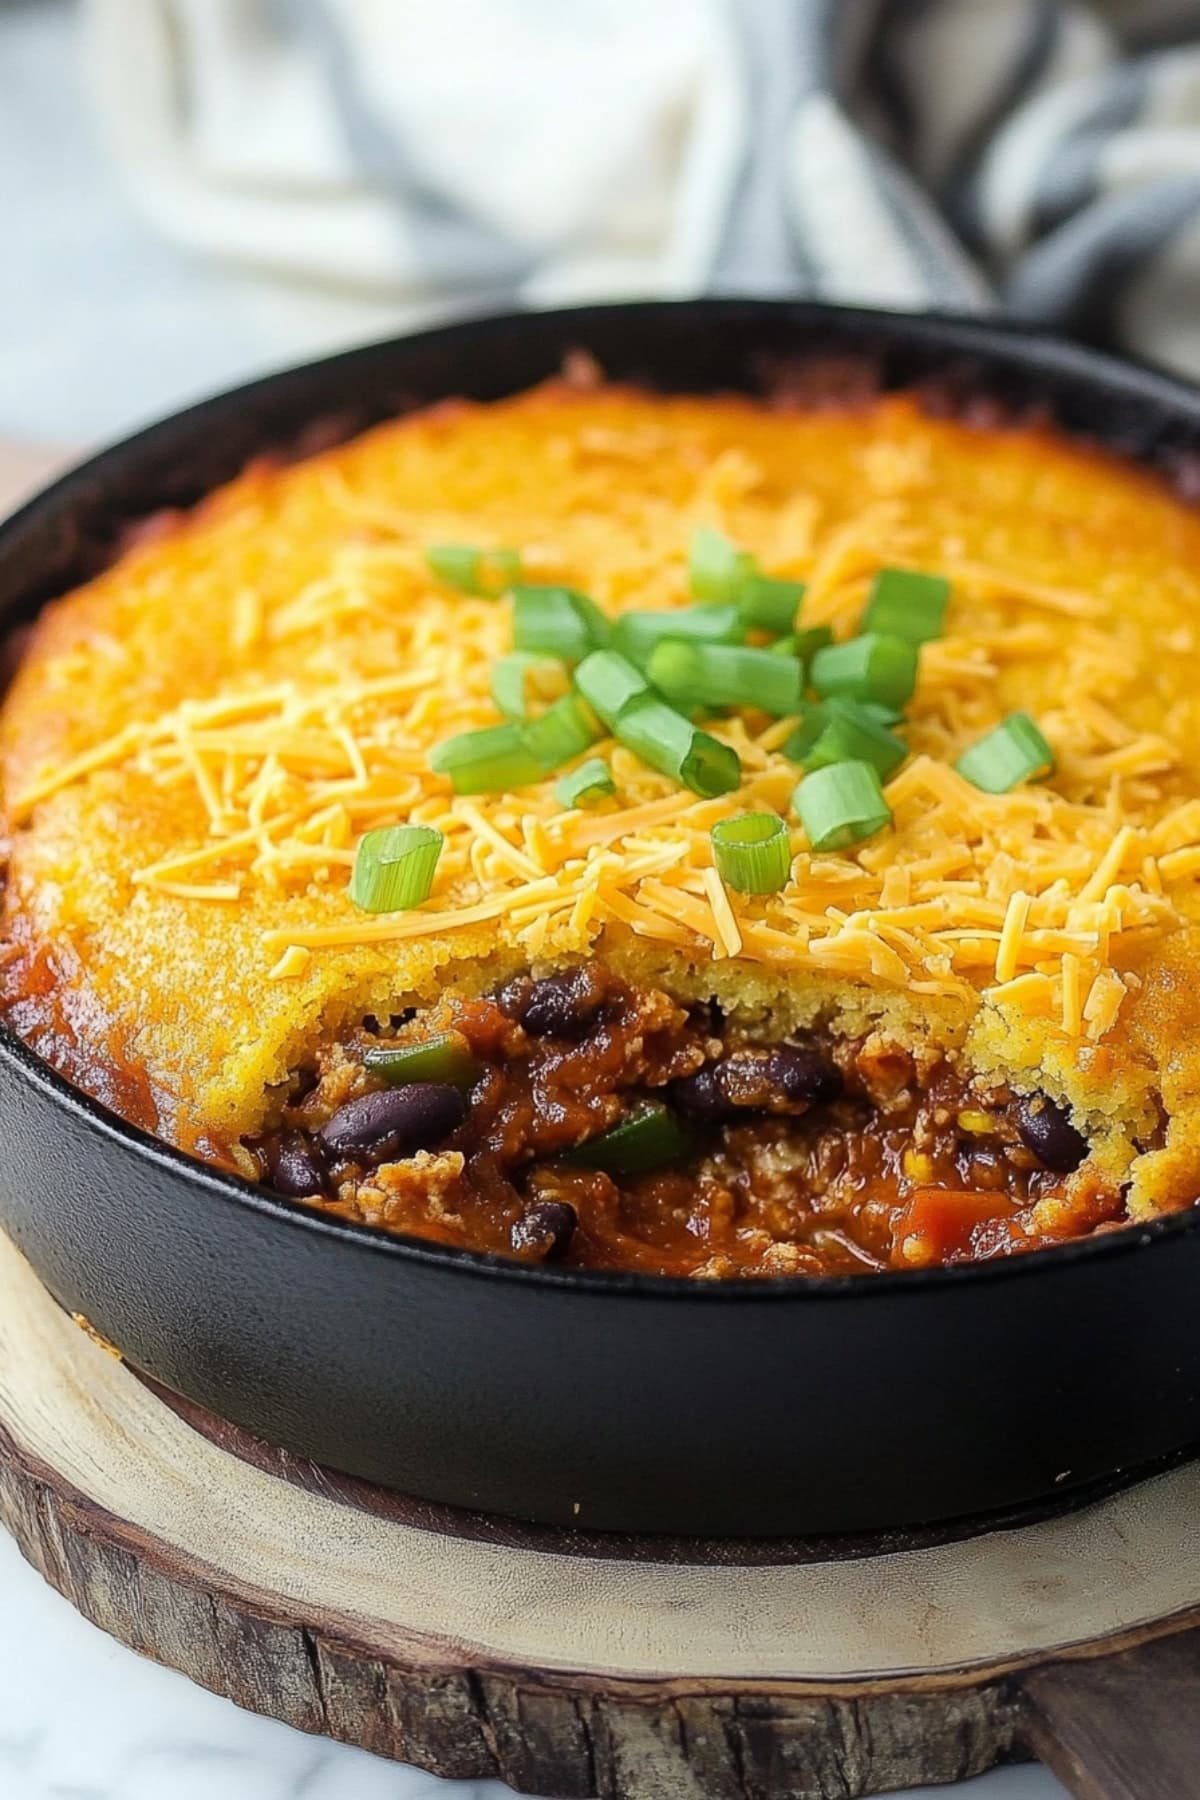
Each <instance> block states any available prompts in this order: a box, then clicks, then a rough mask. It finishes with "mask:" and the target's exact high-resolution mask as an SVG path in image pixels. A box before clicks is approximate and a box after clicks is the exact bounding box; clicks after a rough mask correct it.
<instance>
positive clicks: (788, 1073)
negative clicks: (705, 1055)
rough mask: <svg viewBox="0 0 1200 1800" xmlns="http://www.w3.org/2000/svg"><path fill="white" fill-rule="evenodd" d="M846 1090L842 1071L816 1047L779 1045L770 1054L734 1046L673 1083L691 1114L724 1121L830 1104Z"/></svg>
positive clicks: (684, 1109) (682, 1106) (674, 1092)
mask: <svg viewBox="0 0 1200 1800" xmlns="http://www.w3.org/2000/svg"><path fill="white" fill-rule="evenodd" d="M841 1091H842V1077H841V1073H840V1071H839V1070H838V1068H837V1067H836V1066H835V1064H833V1063H831V1062H830V1061H829V1060H828V1058H827V1057H824V1056H822V1055H821V1054H820V1053H819V1052H818V1051H816V1050H800V1049H798V1048H797V1047H796V1046H795V1045H793V1044H778V1045H776V1047H775V1049H773V1050H769V1051H767V1053H766V1055H762V1054H761V1053H759V1052H756V1051H751V1050H735V1051H733V1052H732V1054H731V1055H729V1056H726V1057H723V1058H722V1059H721V1061H720V1062H716V1063H709V1064H708V1066H707V1067H706V1068H703V1069H700V1070H699V1071H698V1072H697V1073H696V1074H695V1075H688V1076H685V1077H684V1079H683V1080H682V1081H676V1082H673V1083H672V1086H671V1098H672V1100H673V1101H674V1103H675V1105H676V1106H678V1108H679V1110H680V1111H681V1112H683V1113H686V1114H687V1115H688V1117H689V1118H693V1119H702V1120H704V1121H705V1122H706V1123H708V1124H711V1125H719V1124H722V1123H725V1122H727V1121H729V1120H730V1119H735V1118H737V1117H738V1115H739V1114H745V1113H747V1112H772V1111H775V1110H777V1109H779V1108H780V1107H791V1106H799V1105H809V1106H825V1105H828V1103H829V1102H830V1101H831V1100H836V1099H837V1098H838V1096H839V1094H840V1093H841Z"/></svg>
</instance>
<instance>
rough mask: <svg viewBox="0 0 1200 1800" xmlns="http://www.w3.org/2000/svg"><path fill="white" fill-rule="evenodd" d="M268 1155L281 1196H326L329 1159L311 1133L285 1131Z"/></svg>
mask: <svg viewBox="0 0 1200 1800" xmlns="http://www.w3.org/2000/svg"><path fill="white" fill-rule="evenodd" d="M268 1156H269V1161H270V1167H271V1185H272V1187H274V1188H277V1189H278V1190H279V1192H280V1193H281V1194H296V1195H300V1196H302V1195H305V1194H321V1193H324V1191H325V1158H324V1157H323V1156H322V1154H321V1146H320V1145H319V1144H318V1143H317V1142H316V1141H315V1139H313V1138H311V1137H309V1136H308V1134H307V1132H303V1131H285V1132H284V1133H283V1135H282V1137H281V1138H280V1139H279V1141H278V1143H276V1144H275V1145H274V1146H273V1148H272V1149H271V1151H270V1152H269V1153H268Z"/></svg>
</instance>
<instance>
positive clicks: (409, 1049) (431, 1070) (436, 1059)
mask: <svg viewBox="0 0 1200 1800" xmlns="http://www.w3.org/2000/svg"><path fill="white" fill-rule="evenodd" d="M363 1062H364V1063H365V1064H366V1066H367V1068H368V1069H370V1071H371V1073H372V1075H378V1076H380V1077H381V1078H382V1079H383V1080H384V1081H386V1082H387V1084H388V1086H389V1087H404V1086H406V1085H407V1084H408V1082H410V1081H445V1082H448V1083H449V1084H450V1086H451V1087H456V1088H472V1087H474V1086H475V1083H476V1082H477V1081H478V1080H479V1075H480V1067H479V1064H478V1063H477V1062H476V1060H475V1058H474V1057H473V1056H472V1055H471V1052H470V1051H469V1050H468V1048H467V1044H466V1039H465V1038H464V1037H463V1036H462V1034H461V1032H457V1031H438V1032H435V1033H434V1034H433V1036H432V1037H427V1038H426V1039H425V1040H424V1041H423V1042H422V1043H420V1044H372V1045H371V1047H370V1049H369V1050H367V1051H366V1053H365V1055H364V1056H363Z"/></svg>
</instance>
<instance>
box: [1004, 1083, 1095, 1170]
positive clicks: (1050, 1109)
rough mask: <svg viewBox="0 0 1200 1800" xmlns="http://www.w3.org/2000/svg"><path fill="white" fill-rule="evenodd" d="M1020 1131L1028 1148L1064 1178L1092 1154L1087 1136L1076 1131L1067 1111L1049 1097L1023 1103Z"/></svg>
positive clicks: (1038, 1096)
mask: <svg viewBox="0 0 1200 1800" xmlns="http://www.w3.org/2000/svg"><path fill="white" fill-rule="evenodd" d="M1017 1131H1018V1133H1019V1134H1020V1138H1021V1142H1022V1143H1023V1144H1024V1146H1025V1148H1026V1149H1027V1150H1032V1151H1033V1154H1034V1155H1035V1156H1036V1157H1037V1158H1038V1160H1039V1162H1042V1163H1044V1164H1045V1166H1046V1167H1047V1168H1048V1169H1054V1170H1055V1171H1056V1173H1058V1174H1060V1175H1069V1174H1070V1173H1071V1171H1072V1170H1073V1169H1077V1168H1078V1167H1079V1165H1080V1163H1081V1162H1082V1161H1083V1159H1084V1157H1085V1156H1086V1155H1087V1153H1088V1142H1087V1139H1086V1138H1085V1137H1084V1135H1083V1133H1082V1132H1081V1131H1076V1129H1075V1127H1074V1125H1072V1123H1071V1121H1070V1119H1069V1118H1068V1117H1067V1114H1066V1112H1065V1111H1064V1110H1063V1108H1062V1107H1061V1106H1059V1105H1058V1104H1057V1103H1056V1102H1055V1101H1053V1100H1051V1099H1050V1097H1049V1095H1048V1094H1031V1095H1030V1096H1029V1097H1028V1098H1027V1099H1024V1100H1022V1101H1021V1102H1020V1104H1019V1105H1018V1107H1017Z"/></svg>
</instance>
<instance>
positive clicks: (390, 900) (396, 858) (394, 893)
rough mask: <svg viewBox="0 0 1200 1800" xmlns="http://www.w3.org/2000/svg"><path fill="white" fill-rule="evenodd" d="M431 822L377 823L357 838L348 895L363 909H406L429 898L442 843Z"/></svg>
mask: <svg viewBox="0 0 1200 1800" xmlns="http://www.w3.org/2000/svg"><path fill="white" fill-rule="evenodd" d="M445 841H446V840H445V839H444V838H443V836H442V834H441V832H440V831H435V830H434V828H433V826H432V825H380V826H378V827H377V828H376V829H375V830H374V831H368V832H367V834H366V836H365V837H363V838H360V839H359V845H358V849H357V851H356V852H355V856H354V867H353V869H352V870H351V872H350V898H351V900H352V901H353V902H354V904H355V906H357V907H359V908H361V910H362V911H363V912H369V913H385V912H408V911H409V909H410V908H411V907H414V906H420V905H422V904H423V903H424V901H426V900H428V898H429V890H430V888H431V887H432V886H433V874H434V870H435V869H436V868H437V865H438V857H439V856H440V855H441V854H442V845H443V844H444V843H445Z"/></svg>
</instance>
